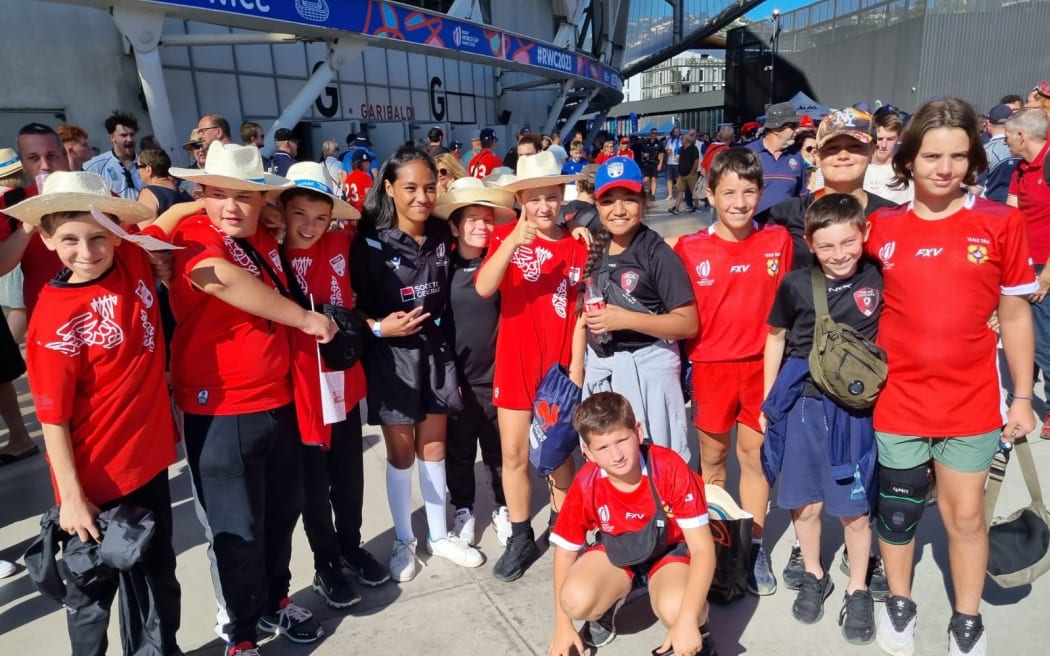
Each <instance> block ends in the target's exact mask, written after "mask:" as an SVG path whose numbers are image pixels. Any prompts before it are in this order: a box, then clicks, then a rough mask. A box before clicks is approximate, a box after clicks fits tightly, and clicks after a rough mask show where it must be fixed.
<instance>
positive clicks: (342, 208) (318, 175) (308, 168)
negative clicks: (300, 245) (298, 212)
mask: <svg viewBox="0 0 1050 656" xmlns="http://www.w3.org/2000/svg"><path fill="white" fill-rule="evenodd" d="M287 175H288V180H290V181H291V183H292V186H291V187H286V188H283V189H281V190H280V192H279V193H282V194H283V193H284V192H286V191H288V190H289V189H295V188H297V187H298V188H300V189H309V190H310V191H316V192H317V193H319V194H323V195H325V196H328V198H330V199H331V200H332V218H333V219H351V220H357V219H360V218H361V213H360V212H358V211H357V210H356V209H354V208H353V206H351V205H350V203H348V202H346V201H345V200H343V199H342V198H340V197H339V195H338V194H337V193H336V191H335V190H336V189H337V188H338V185H339V183H338V182H335V181H334V180H332V175H331V174H330V173H329V172H328V167H327V166H325V165H324V164H321V163H319V162H296V163H295V164H292V165H291V166H289V167H288V174H287ZM274 193H278V192H274Z"/></svg>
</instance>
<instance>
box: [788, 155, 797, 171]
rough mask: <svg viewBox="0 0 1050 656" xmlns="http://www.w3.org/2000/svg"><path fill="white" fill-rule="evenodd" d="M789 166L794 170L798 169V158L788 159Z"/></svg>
mask: <svg viewBox="0 0 1050 656" xmlns="http://www.w3.org/2000/svg"><path fill="white" fill-rule="evenodd" d="M788 166H789V167H791V170H792V171H797V170H798V160H797V159H795V158H794V157H792V158H791V159H789V160H788Z"/></svg>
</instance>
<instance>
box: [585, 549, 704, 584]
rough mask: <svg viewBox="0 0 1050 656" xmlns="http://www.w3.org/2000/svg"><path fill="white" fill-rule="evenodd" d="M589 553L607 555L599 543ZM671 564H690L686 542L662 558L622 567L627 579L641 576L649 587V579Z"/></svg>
mask: <svg viewBox="0 0 1050 656" xmlns="http://www.w3.org/2000/svg"><path fill="white" fill-rule="evenodd" d="M587 551H601V552H602V553H605V545H603V544H601V543H599V544H594V545H591V546H589V547H587ZM670 563H683V564H685V565H688V564H689V546H688V545H687V544H686V543H685V542H679V543H678V544H676V545H674V547H673V548H672V549H671V550H670V551H668V552H667V553H665V554H664V555H663V556H660V557H659V558H657V559H656V560H652V561H649V562H647V563H640V564H638V565H632V566H630V567H621V568H620V569H622V570H623V571H624V572H625V573H626V574H627V578H628V579H630V580H632V581H633V580H634V577H635V576H641V577H642V581H643V583H644V584H645V585H648V583H649V579H651V578H652V577H653V574H656V573H657V572H659V571H660V568H661V567H663V566H664V565H667V564H670Z"/></svg>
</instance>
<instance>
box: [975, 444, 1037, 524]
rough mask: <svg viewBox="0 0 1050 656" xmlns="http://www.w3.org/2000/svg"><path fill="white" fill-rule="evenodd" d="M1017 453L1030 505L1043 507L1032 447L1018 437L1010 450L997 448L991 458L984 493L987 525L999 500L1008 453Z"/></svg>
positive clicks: (1008, 460)
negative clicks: (1030, 500)
mask: <svg viewBox="0 0 1050 656" xmlns="http://www.w3.org/2000/svg"><path fill="white" fill-rule="evenodd" d="M1011 452H1015V453H1017V461H1018V464H1019V465H1020V466H1021V475H1022V476H1024V482H1025V487H1027V488H1028V496H1029V497H1031V499H1032V503H1035V504H1039V505H1043V491H1042V489H1041V488H1040V486H1039V474H1038V473H1037V472H1036V468H1035V460H1034V459H1033V458H1032V447H1031V445H1029V444H1028V438H1027V437H1018V438H1016V439H1015V440H1014V443H1013V447H1012V448H1010V449H1003V448H1001V447H1000V448H999V450H998V451H996V453H995V457H994V458H992V466H991V469H990V470H989V472H988V487H987V488H986V489H985V493H984V495H985V496H984V514H985V517H986V519H987V521H988V523H989V524H991V521H992V517H993V516H994V512H995V504H996V502H997V501H998V500H999V492H1000V489H1001V488H1002V485H1003V477H1004V476H1005V474H1006V465H1007V464H1008V463H1009V462H1010V453H1011Z"/></svg>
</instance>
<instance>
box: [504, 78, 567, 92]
mask: <svg viewBox="0 0 1050 656" xmlns="http://www.w3.org/2000/svg"><path fill="white" fill-rule="evenodd" d="M555 84H558V80H547V79H543V78H540V79H538V80H529V81H528V82H518V83H517V84H511V85H507V86H501V87H500V94H501V95H502V94H503V93H504V92H506V91H528V90H530V89H541V88H543V87H553V86H554V85H555Z"/></svg>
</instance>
